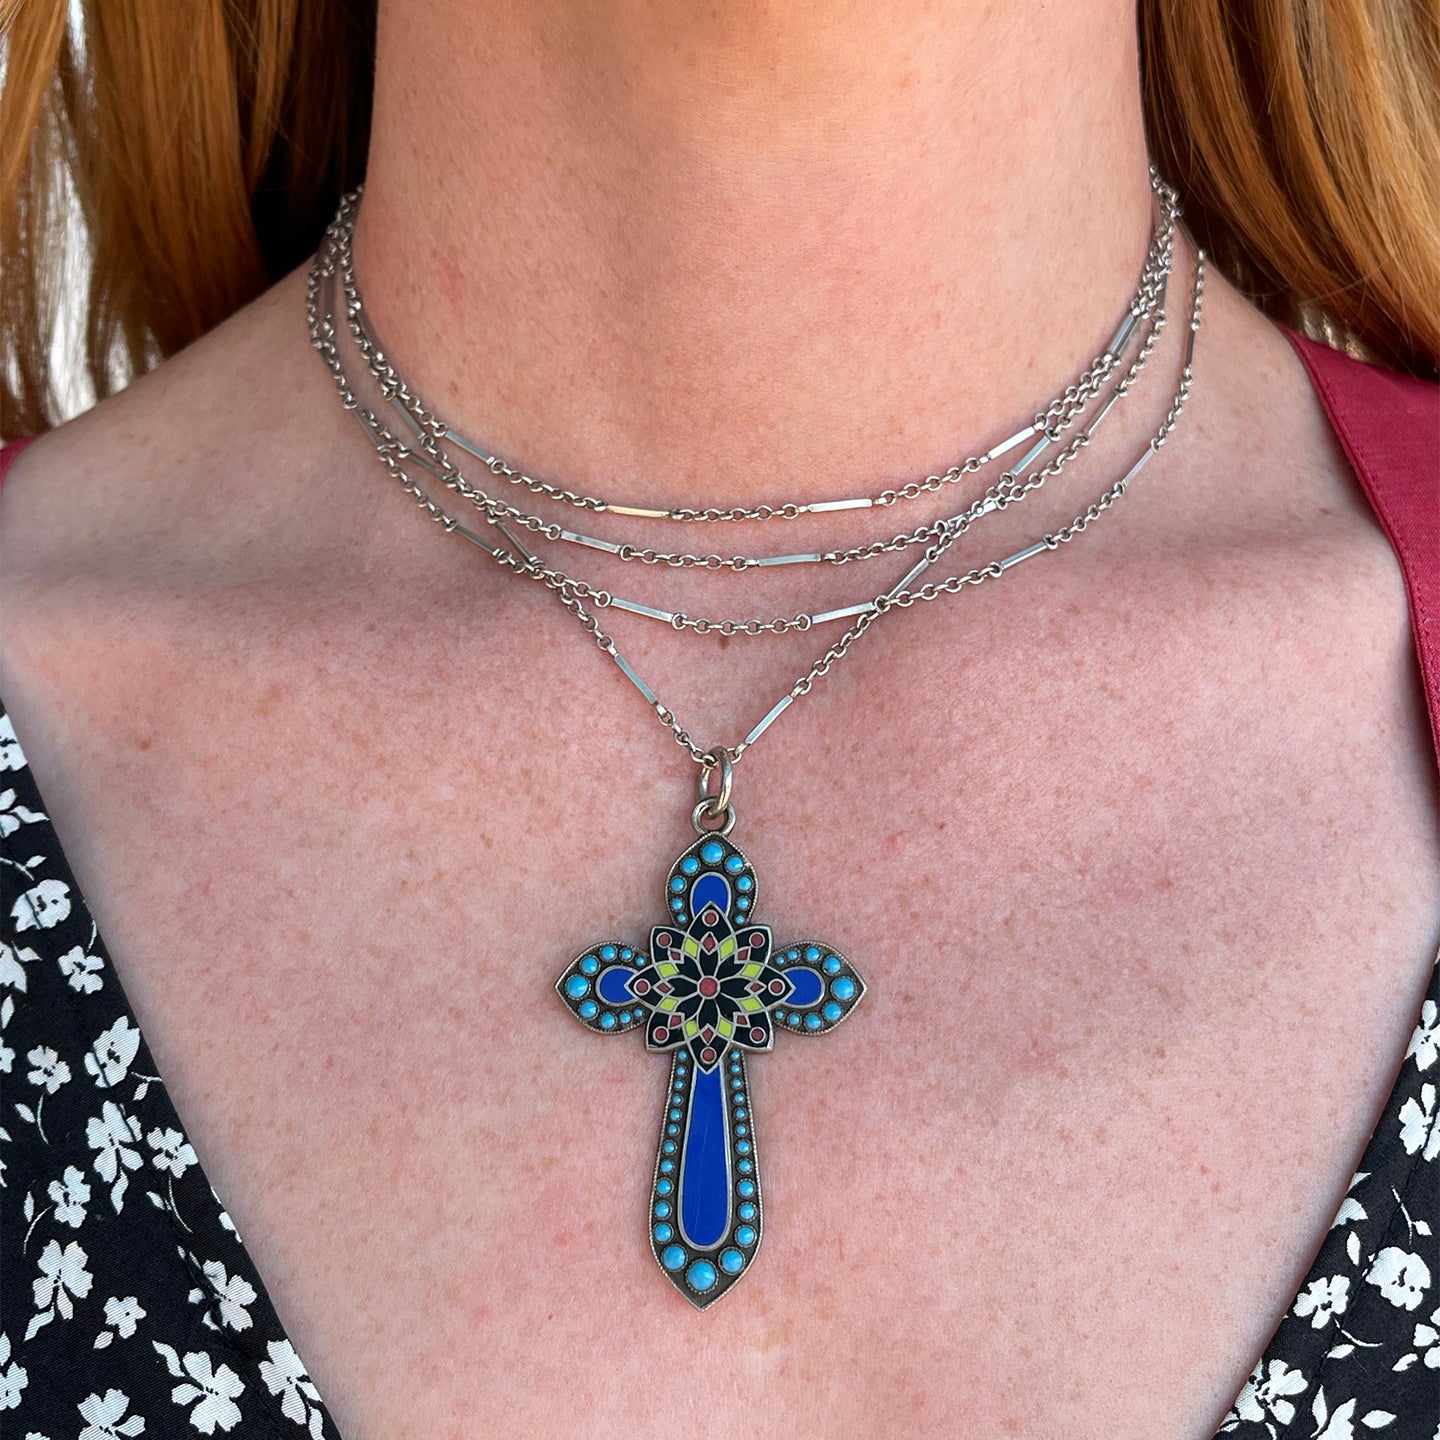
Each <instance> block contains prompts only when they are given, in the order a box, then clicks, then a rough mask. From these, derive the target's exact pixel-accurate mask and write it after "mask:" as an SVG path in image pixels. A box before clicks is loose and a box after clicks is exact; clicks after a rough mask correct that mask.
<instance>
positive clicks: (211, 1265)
mask: <svg viewBox="0 0 1440 1440" xmlns="http://www.w3.org/2000/svg"><path fill="white" fill-rule="evenodd" d="M192 1258H193V1257H192ZM200 1268H201V1270H202V1271H204V1274H205V1278H206V1279H207V1280H208V1281H209V1282H210V1290H211V1292H212V1294H213V1296H214V1298H215V1299H216V1300H218V1301H219V1302H220V1319H221V1321H222V1322H223V1323H224V1324H226V1325H228V1326H229V1327H230V1328H231V1329H232V1330H248V1329H249V1328H250V1314H249V1311H247V1310H246V1308H245V1307H246V1306H247V1305H253V1304H254V1303H255V1287H254V1286H253V1285H251V1284H250V1282H249V1281H248V1280H246V1279H245V1277H244V1276H243V1275H229V1274H227V1273H226V1271H225V1267H224V1266H223V1265H222V1264H221V1263H220V1262H219V1261H218V1260H207V1261H206V1262H205V1263H204V1264H203V1265H202V1266H201V1267H200ZM195 1298H197V1299H204V1295H203V1293H202V1292H200V1291H198V1290H197V1291H196V1292H195Z"/></svg>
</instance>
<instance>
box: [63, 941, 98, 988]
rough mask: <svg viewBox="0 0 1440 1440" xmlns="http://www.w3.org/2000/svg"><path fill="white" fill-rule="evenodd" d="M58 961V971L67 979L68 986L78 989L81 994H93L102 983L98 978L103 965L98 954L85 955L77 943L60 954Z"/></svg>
mask: <svg viewBox="0 0 1440 1440" xmlns="http://www.w3.org/2000/svg"><path fill="white" fill-rule="evenodd" d="M59 963H60V973H61V974H62V975H63V976H64V977H65V979H66V980H67V981H69V983H70V988H71V989H72V990H78V991H79V992H80V993H81V994H82V995H91V994H93V993H94V992H95V991H96V990H98V989H99V988H100V986H101V984H102V983H103V982H102V981H101V979H100V971H101V969H102V968H103V967H102V963H101V961H100V958H99V956H97V955H87V954H86V953H85V951H84V950H83V949H82V948H81V947H80V946H79V945H76V946H75V947H74V948H73V949H70V950H67V951H66V952H65V953H64V954H63V955H62V956H60V960H59Z"/></svg>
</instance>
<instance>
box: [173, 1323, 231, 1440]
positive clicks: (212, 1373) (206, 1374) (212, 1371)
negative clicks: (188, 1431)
mask: <svg viewBox="0 0 1440 1440" xmlns="http://www.w3.org/2000/svg"><path fill="white" fill-rule="evenodd" d="M151 1343H152V1344H153V1345H154V1346H155V1348H156V1350H158V1351H159V1352H160V1354H161V1355H163V1356H164V1357H165V1364H166V1365H167V1366H168V1367H169V1370H170V1373H171V1374H172V1375H173V1376H175V1378H176V1379H183V1378H184V1377H185V1376H186V1375H188V1376H189V1377H190V1379H191V1380H193V1381H194V1382H195V1383H194V1384H184V1385H176V1386H175V1387H174V1389H172V1390H171V1391H170V1398H171V1399H172V1400H173V1401H174V1402H175V1403H176V1404H177V1405H190V1404H193V1403H194V1402H195V1401H197V1400H198V1401H199V1404H197V1405H196V1406H195V1408H194V1409H193V1410H192V1411H191V1412H190V1423H191V1424H192V1425H193V1426H194V1427H195V1428H196V1429H197V1430H199V1431H200V1432H201V1434H203V1435H213V1434H214V1433H215V1431H216V1429H217V1428H218V1429H221V1430H233V1429H234V1428H235V1427H236V1426H237V1425H238V1424H239V1423H240V1407H239V1406H238V1405H237V1404H236V1403H235V1400H236V1398H237V1397H238V1396H239V1395H240V1394H242V1393H243V1392H244V1389H245V1385H244V1382H243V1381H242V1380H241V1379H240V1377H239V1376H238V1375H237V1374H236V1373H235V1372H234V1371H233V1370H232V1369H231V1368H230V1367H229V1366H228V1365H220V1366H215V1365H214V1364H213V1363H212V1361H211V1359H210V1357H209V1356H208V1355H207V1354H206V1353H205V1352H204V1351H203V1350H192V1351H191V1352H190V1353H189V1354H187V1355H186V1356H185V1360H184V1365H183V1369H182V1366H181V1361H180V1358H179V1357H178V1356H177V1355H176V1353H175V1349H174V1347H173V1346H171V1345H165V1344H162V1343H161V1342H160V1341H159V1340H154V1341H152V1342H151Z"/></svg>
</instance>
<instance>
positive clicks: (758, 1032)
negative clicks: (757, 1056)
mask: <svg viewBox="0 0 1440 1440" xmlns="http://www.w3.org/2000/svg"><path fill="white" fill-rule="evenodd" d="M750 1038H751V1039H752V1040H753V1041H754V1042H755V1043H756V1044H757V1045H763V1044H764V1043H765V1032H764V1031H763V1030H762V1029H761V1028H760V1027H759V1026H758V1025H754V1026H752V1027H751V1029H750Z"/></svg>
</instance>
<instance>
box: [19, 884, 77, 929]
mask: <svg viewBox="0 0 1440 1440" xmlns="http://www.w3.org/2000/svg"><path fill="white" fill-rule="evenodd" d="M69 913H70V887H69V886H68V885H67V884H66V883H65V882H64V881H63V880H42V881H41V882H40V883H39V884H38V885H32V886H31V887H30V888H29V889H28V890H27V891H26V892H25V893H24V894H23V895H22V896H21V897H20V898H19V899H18V900H17V901H16V902H15V903H14V904H13V905H12V906H11V907H10V918H11V920H13V921H14V922H15V928H16V929H17V930H53V929H54V928H55V926H57V925H58V924H59V923H60V922H61V921H62V920H63V919H65V917H66V916H67V915H69Z"/></svg>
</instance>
